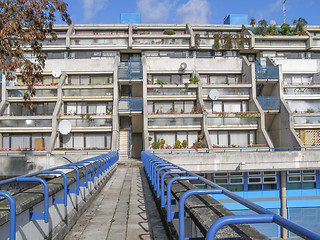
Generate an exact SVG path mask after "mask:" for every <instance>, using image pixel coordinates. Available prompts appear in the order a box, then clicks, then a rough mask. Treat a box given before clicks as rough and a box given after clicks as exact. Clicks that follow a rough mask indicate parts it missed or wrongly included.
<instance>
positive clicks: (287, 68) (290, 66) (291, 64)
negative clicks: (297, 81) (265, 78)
mask: <svg viewBox="0 0 320 240" xmlns="http://www.w3.org/2000/svg"><path fill="white" fill-rule="evenodd" d="M274 61H275V62H276V64H281V65H282V72H283V73H297V74H303V73H317V72H319V68H318V60H315V59H274Z"/></svg>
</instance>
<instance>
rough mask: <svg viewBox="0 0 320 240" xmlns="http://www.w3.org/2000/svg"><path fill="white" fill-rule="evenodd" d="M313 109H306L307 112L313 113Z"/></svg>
mask: <svg viewBox="0 0 320 240" xmlns="http://www.w3.org/2000/svg"><path fill="white" fill-rule="evenodd" d="M314 112H315V111H314V110H313V109H312V108H308V109H307V113H314Z"/></svg>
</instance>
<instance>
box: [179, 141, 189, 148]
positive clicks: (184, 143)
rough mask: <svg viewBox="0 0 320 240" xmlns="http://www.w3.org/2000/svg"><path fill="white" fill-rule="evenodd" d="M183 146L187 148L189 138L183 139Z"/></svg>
mask: <svg viewBox="0 0 320 240" xmlns="http://www.w3.org/2000/svg"><path fill="white" fill-rule="evenodd" d="M181 145H182V147H183V148H187V147H188V141H187V140H183V141H182V143H181Z"/></svg>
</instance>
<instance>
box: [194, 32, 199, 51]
mask: <svg viewBox="0 0 320 240" xmlns="http://www.w3.org/2000/svg"><path fill="white" fill-rule="evenodd" d="M194 44H195V48H199V47H200V34H198V33H197V34H196V35H194Z"/></svg>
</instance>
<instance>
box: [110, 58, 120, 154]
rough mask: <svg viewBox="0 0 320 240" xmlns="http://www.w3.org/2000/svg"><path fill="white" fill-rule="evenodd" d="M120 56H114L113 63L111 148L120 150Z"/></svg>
mask: <svg viewBox="0 0 320 240" xmlns="http://www.w3.org/2000/svg"><path fill="white" fill-rule="evenodd" d="M119 63H120V57H119V56H116V57H115V58H114V65H113V106H112V139H111V141H112V143H111V150H112V151H118V145H119V114H118V94H119V92H118V66H119Z"/></svg>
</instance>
